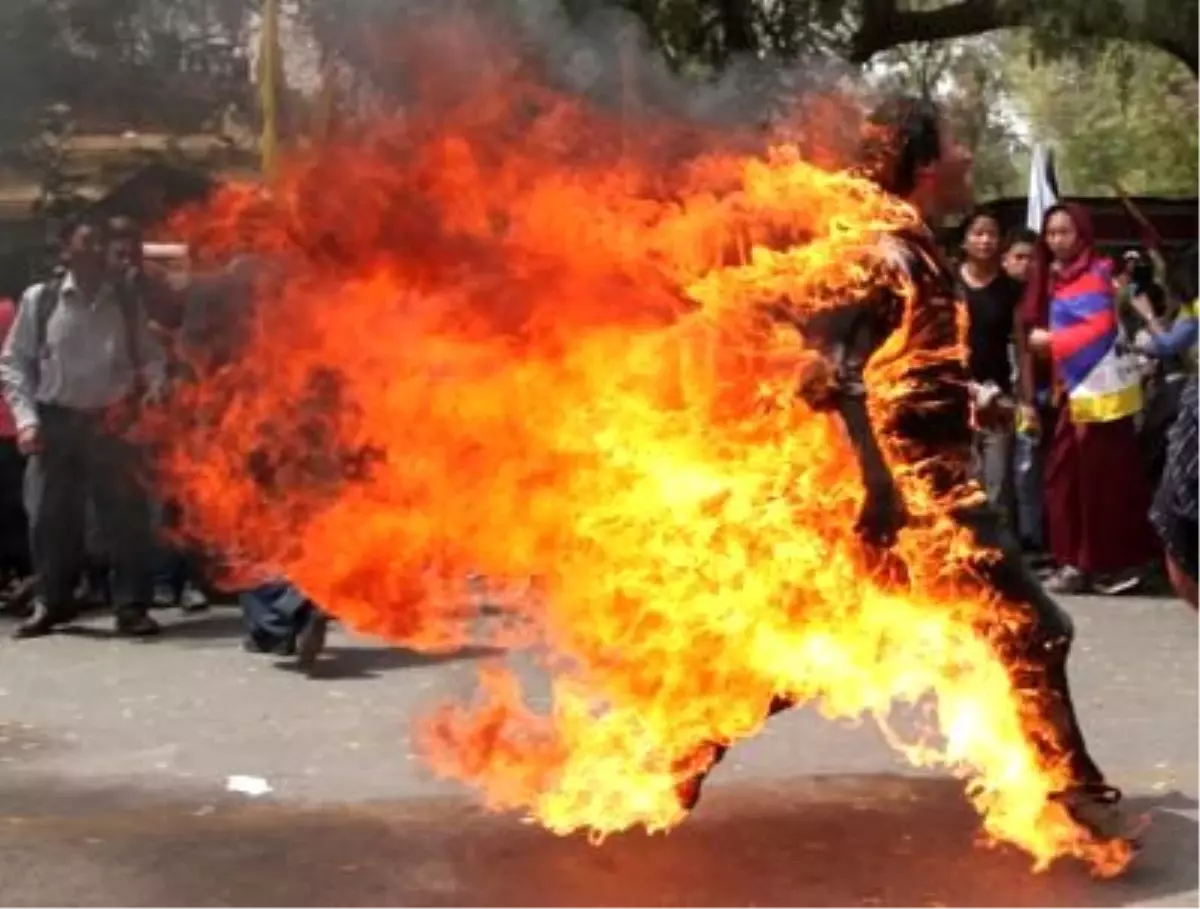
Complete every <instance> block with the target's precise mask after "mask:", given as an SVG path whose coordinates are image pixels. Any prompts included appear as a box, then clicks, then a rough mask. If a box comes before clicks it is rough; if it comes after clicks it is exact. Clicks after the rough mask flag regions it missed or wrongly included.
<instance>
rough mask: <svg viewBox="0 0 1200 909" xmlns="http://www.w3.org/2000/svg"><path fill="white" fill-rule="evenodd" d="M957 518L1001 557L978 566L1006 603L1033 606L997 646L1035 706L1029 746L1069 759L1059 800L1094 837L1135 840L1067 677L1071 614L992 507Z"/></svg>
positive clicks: (1053, 758)
mask: <svg viewBox="0 0 1200 909" xmlns="http://www.w3.org/2000/svg"><path fill="white" fill-rule="evenodd" d="M956 517H957V518H958V519H959V520H960V521H961V522H962V523H963V525H964V526H966V527H968V528H969V529H970V530H972V531H973V532H974V534H975V536H976V539H977V540H978V542H979V543H980V544H982V545H984V546H987V547H990V548H993V549H997V550H999V551H1000V552H1001V554H1002V555H1001V557H1000V558H999V559H993V560H989V561H988V562H985V563H983V564H981V565H979V566H978V568H979V571H980V573H981V574H983V575H984V577H985V578H986V579H987V580H988V581H989V582H990V584H991V585H992V586H993V587H994V588H995V589H996V590H997V592H999V593H1000V594H1001V595H1002V596H1003V597H1004V598H1005V599H1006V600H1007V601H1009V602H1011V603H1015V604H1018V605H1020V606H1024V607H1025V608H1026V610H1027V611H1028V612H1027V614H1028V617H1029V621H1028V622H1027V623H1025V624H1024V626H1023V627H1022V628H1020V629H1019V630H1017V631H1015V632H1013V633H1012V636H1011V637H1009V638H1008V639H1007V640H1001V641H998V642H997V643H998V646H999V647H1000V649H1001V651H1002V652H1004V654H1005V656H1006V658H1007V659H1008V662H1009V665H1010V666H1012V667H1014V669H1013V682H1014V685H1015V686H1016V687H1017V689H1018V690H1021V691H1025V692H1029V694H1030V698H1029V704H1030V706H1031V707H1032V708H1033V709H1032V711H1031V714H1032V715H1031V716H1030V718H1029V720H1028V722H1027V727H1026V733H1027V735H1028V736H1029V738H1030V741H1031V743H1032V744H1033V745H1034V747H1036V748H1037V749H1038V751H1039V752H1040V753H1041V754H1042V756H1043V757H1044V758H1045V760H1046V762H1047V764H1055V765H1057V764H1060V763H1065V766H1066V768H1067V772H1068V774H1069V780H1068V783H1067V785H1066V786H1065V787H1064V788H1063V790H1062V791H1060V792H1057V793H1055V794H1054V795H1055V800H1056V801H1057V802H1059V803H1060V804H1061V805H1062V806H1063V807H1064V808H1065V809H1066V810H1067V811H1068V813H1069V814H1070V815H1071V817H1072V818H1073V819H1074V820H1075V822H1076V823H1077V824H1079V825H1080V826H1081V827H1083V828H1084V829H1086V830H1087V831H1088V832H1089V833H1090V834H1091V835H1092V836H1094V837H1097V838H1098V839H1103V840H1116V839H1123V840H1127V841H1130V842H1133V841H1135V840H1136V837H1137V831H1136V829H1135V827H1134V825H1132V824H1131V823H1130V821H1129V819H1127V818H1125V817H1123V816H1122V815H1121V814H1120V813H1119V812H1118V811H1117V810H1116V809H1115V805H1116V803H1117V802H1118V801H1120V798H1121V792H1120V790H1118V789H1116V788H1115V787H1113V786H1111V785H1109V784H1108V782H1107V780H1106V779H1105V777H1104V773H1103V772H1102V771H1101V770H1100V768H1099V767H1098V766H1097V764H1096V762H1095V760H1093V758H1092V756H1091V753H1090V752H1089V751H1088V747H1087V742H1086V741H1085V739H1084V736H1083V729H1082V728H1081V727H1080V725H1079V717H1078V716H1077V714H1076V713H1075V703H1074V701H1073V700H1072V698H1071V688H1070V685H1069V683H1068V681H1067V657H1068V655H1069V653H1070V649H1071V642H1072V640H1073V638H1074V624H1073V622H1072V621H1071V618H1070V616H1069V615H1068V614H1067V613H1066V612H1065V611H1064V610H1063V609H1062V607H1060V606H1059V605H1058V604H1057V603H1056V602H1055V601H1054V600H1053V599H1052V598H1051V597H1050V596H1049V595H1048V594H1047V593H1046V591H1045V589H1044V588H1043V587H1042V585H1041V584H1040V583H1039V582H1038V580H1037V578H1035V577H1034V576H1033V574H1032V572H1031V571H1030V570H1029V568H1028V566H1027V565H1026V564H1025V562H1024V560H1023V559H1021V557H1020V552H1019V548H1018V546H1017V544H1016V541H1015V540H1014V539H1012V538H1011V537H1010V535H1009V534H1008V533H1007V532H1006V531H1005V528H1004V527H1003V525H1002V524H1001V523H1000V520H999V518H998V517H997V516H996V515H995V514H993V513H992V510H991V509H990V508H987V507H978V508H969V509H964V510H963V511H961V512H960V513H958V514H957V515H956ZM989 630H990V631H995V629H989Z"/></svg>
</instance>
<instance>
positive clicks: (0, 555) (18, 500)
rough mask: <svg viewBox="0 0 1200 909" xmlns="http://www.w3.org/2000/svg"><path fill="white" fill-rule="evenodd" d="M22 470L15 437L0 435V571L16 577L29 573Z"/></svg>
mask: <svg viewBox="0 0 1200 909" xmlns="http://www.w3.org/2000/svg"><path fill="white" fill-rule="evenodd" d="M24 474H25V456H24V455H22V454H21V452H20V451H19V450H18V449H17V440H16V439H13V438H7V439H0V573H3V574H7V575H10V576H15V577H18V578H24V577H28V576H29V575H30V574H32V573H33V567H32V564H31V562H30V558H29V520H28V518H27V517H26V516H25V501H24V497H23V492H22V491H23V489H24V482H23V477H24Z"/></svg>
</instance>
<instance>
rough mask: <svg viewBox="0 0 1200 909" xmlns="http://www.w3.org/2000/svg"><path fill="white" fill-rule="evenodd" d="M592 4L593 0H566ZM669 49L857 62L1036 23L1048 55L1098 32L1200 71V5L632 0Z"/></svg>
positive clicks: (1176, 1)
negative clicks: (835, 56) (814, 54)
mask: <svg viewBox="0 0 1200 909" xmlns="http://www.w3.org/2000/svg"><path fill="white" fill-rule="evenodd" d="M567 2H568V3H571V4H572V5H574V6H587V5H588V4H586V3H585V2H584V0H567ZM624 5H625V6H626V7H627V8H629V9H630V10H632V11H634V12H635V13H637V14H638V15H639V16H640V17H641V18H642V19H643V21H645V22H646V24H647V27H648V28H649V29H650V32H651V34H652V35H654V36H655V38H656V40H657V41H658V42H659V44H660V45H661V46H662V47H663V49H664V52H665V53H666V54H667V56H668V58H670V59H673V60H676V61H679V60H681V59H684V58H687V57H703V58H705V59H706V60H707V61H708V62H710V63H713V64H716V65H720V64H722V63H724V62H725V61H726V60H728V59H729V58H730V57H731V56H734V55H737V54H739V53H755V54H762V53H769V54H778V55H781V56H784V57H788V56H791V55H794V54H795V53H797V52H800V51H804V50H814V49H820V50H832V51H834V52H837V53H839V54H841V55H842V56H844V57H846V58H847V59H849V60H850V61H851V62H854V63H866V62H868V61H870V60H871V59H872V58H873V57H875V56H876V55H877V54H879V53H882V52H884V51H887V50H890V49H892V48H895V47H899V46H900V45H904V44H911V43H914V42H936V41H946V40H949V39H952V38H965V37H971V36H975V35H982V34H985V33H987V32H991V31H996V30H999V29H1010V28H1016V27H1021V26H1027V27H1033V28H1035V29H1036V30H1037V32H1038V33H1039V34H1040V35H1041V36H1042V37H1041V39H1040V41H1039V45H1038V49H1039V51H1041V52H1042V53H1044V54H1046V55H1048V56H1061V55H1064V54H1071V53H1082V52H1087V51H1089V50H1092V49H1093V48H1094V46H1095V42H1096V41H1097V40H1106V39H1113V38H1122V39H1126V40H1134V41H1139V42H1144V43H1147V44H1150V45H1152V46H1154V47H1157V48H1159V49H1160V50H1163V51H1165V52H1167V53H1168V54H1171V55H1172V56H1174V57H1176V58H1177V59H1178V60H1179V61H1180V62H1182V63H1183V64H1184V65H1186V66H1187V67H1188V68H1189V69H1190V70H1191V71H1192V73H1193V74H1196V73H1197V12H1196V4H1195V3H1192V2H1189V0H690V2H683V0H625V3H624Z"/></svg>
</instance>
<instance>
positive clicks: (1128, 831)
mask: <svg viewBox="0 0 1200 909" xmlns="http://www.w3.org/2000/svg"><path fill="white" fill-rule="evenodd" d="M1053 798H1054V800H1055V801H1057V802H1058V803H1059V804H1061V805H1062V806H1063V807H1064V808H1065V809H1066V810H1067V814H1069V815H1070V816H1071V819H1072V820H1073V821H1075V823H1076V824H1078V825H1079V826H1080V827H1082V828H1083V829H1084V830H1086V831H1087V833H1088V834H1089V835H1090V836H1091V837H1092V838H1093V839H1095V840H1096V841H1098V842H1102V843H1107V842H1113V841H1120V842H1124V843H1128V844H1129V845H1131V846H1133V847H1135V848H1136V847H1137V846H1138V838H1139V836H1140V835H1141V832H1142V828H1143V826H1144V824H1143V823H1142V822H1141V821H1140V820H1139V819H1136V818H1131V817H1130V816H1129V815H1127V814H1125V813H1124V812H1123V811H1122V810H1121V808H1120V806H1119V802H1120V801H1121V791H1120V790H1119V789H1114V788H1113V787H1111V786H1106V785H1083V786H1078V787H1075V788H1073V789H1068V790H1066V791H1065V792H1061V793H1059V794H1058V795H1056V796H1054V797H1053Z"/></svg>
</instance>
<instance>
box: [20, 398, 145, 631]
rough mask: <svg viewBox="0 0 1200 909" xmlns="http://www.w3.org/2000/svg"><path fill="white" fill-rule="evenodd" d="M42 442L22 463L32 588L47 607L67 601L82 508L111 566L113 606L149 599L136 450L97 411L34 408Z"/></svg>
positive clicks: (77, 563)
mask: <svg viewBox="0 0 1200 909" xmlns="http://www.w3.org/2000/svg"><path fill="white" fill-rule="evenodd" d="M38 419H39V423H40V430H41V437H42V449H41V451H40V452H38V453H37V454H35V455H33V456H32V457H31V458H30V459H29V462H28V465H27V466H26V470H25V496H26V506H27V508H28V509H29V516H30V543H31V550H32V554H33V564H34V568H35V570H36V571H37V575H38V585H39V586H38V593H39V595H40V596H41V597H42V599H43V600H44V601H45V603H46V604H47V605H48V606H50V607H51V608H64V607H66V606H67V605H68V604H70V603H71V600H72V597H73V593H74V588H75V581H76V579H77V578H78V576H79V570H80V568H81V567H82V566H83V562H84V553H85V549H86V546H85V535H86V532H87V509H88V503H89V500H90V502H91V504H92V506H93V507H94V509H95V512H94V514H95V520H96V530H97V531H98V533H99V535H100V538H101V539H103V541H104V548H105V552H106V555H107V556H108V558H109V560H110V562H111V564H112V569H113V586H112V595H113V605H114V606H115V607H116V608H117V609H127V608H130V607H140V608H144V607H147V606H149V605H150V603H151V602H152V599H153V592H154V591H153V575H152V565H151V557H152V554H153V538H152V534H151V527H150V513H149V507H148V500H147V497H146V494H145V491H144V489H143V488H142V486H141V483H140V482H139V477H138V475H137V468H138V457H137V451H136V449H135V448H134V447H133V446H132V445H130V444H129V443H128V442H126V441H125V440H123V439H121V438H119V437H118V436H116V435H114V434H113V433H111V432H109V431H107V429H106V427H105V424H104V419H103V415H102V414H96V413H91V412H86V411H77V410H71V409H68V408H64V407H53V406H41V407H39V408H38Z"/></svg>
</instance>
